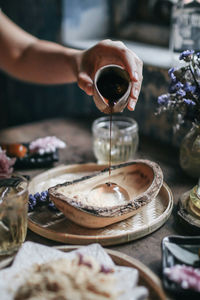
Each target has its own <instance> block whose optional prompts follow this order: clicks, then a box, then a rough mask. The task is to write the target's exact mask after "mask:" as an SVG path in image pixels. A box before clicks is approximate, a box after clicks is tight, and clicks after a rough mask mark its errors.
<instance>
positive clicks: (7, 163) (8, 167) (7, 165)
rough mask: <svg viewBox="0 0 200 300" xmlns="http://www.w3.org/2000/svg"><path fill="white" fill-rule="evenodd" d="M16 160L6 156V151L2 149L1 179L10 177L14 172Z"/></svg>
mask: <svg viewBox="0 0 200 300" xmlns="http://www.w3.org/2000/svg"><path fill="white" fill-rule="evenodd" d="M15 160H16V158H10V157H8V156H7V155H6V151H5V150H2V149H1V147H0V178H6V177H10V175H11V174H12V172H13V168H12V166H13V165H14V163H15Z"/></svg>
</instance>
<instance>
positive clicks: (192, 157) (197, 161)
mask: <svg viewBox="0 0 200 300" xmlns="http://www.w3.org/2000/svg"><path fill="white" fill-rule="evenodd" d="M180 166H181V168H182V169H183V170H184V171H185V172H186V173H187V174H188V175H189V176H191V177H194V178H199V177H200V126H199V125H196V124H194V125H193V127H192V128H191V130H190V131H189V132H188V133H187V135H186V136H185V137H184V139H183V141H182V143H181V146H180Z"/></svg>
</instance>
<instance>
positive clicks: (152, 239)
mask: <svg viewBox="0 0 200 300" xmlns="http://www.w3.org/2000/svg"><path fill="white" fill-rule="evenodd" d="M91 122H92V121H89V120H87V121H86V120H85V121H80V120H69V119H68V120H64V119H54V120H47V121H42V122H38V123H32V124H27V125H23V126H19V127H14V128H8V129H4V130H2V131H0V143H1V142H27V141H31V140H33V139H35V138H37V137H42V136H47V135H55V136H57V137H58V138H60V139H62V140H64V141H65V142H66V143H67V145H68V146H67V148H66V149H64V150H61V151H60V161H59V163H57V164H61V163H64V164H73V163H83V162H95V157H94V155H93V151H92V135H91ZM137 157H138V158H147V159H150V160H153V161H155V162H158V163H159V165H160V166H161V168H162V170H163V173H164V180H165V182H166V183H167V184H168V185H169V187H170V188H171V190H172V193H173V195H174V209H173V213H172V215H171V216H170V218H169V220H168V221H167V222H166V223H165V225H164V226H162V228H160V229H158V230H157V231H156V232H154V233H152V234H150V235H148V236H146V237H144V238H141V239H139V240H136V241H133V242H130V243H127V244H123V245H117V246H113V247H109V248H112V249H114V250H118V251H121V252H123V253H125V254H127V255H130V256H132V257H134V258H136V259H138V260H140V261H141V262H143V263H144V264H145V265H147V266H148V267H149V268H150V269H151V270H152V271H154V272H155V273H156V274H157V275H158V276H159V277H160V276H161V241H162V239H163V238H164V237H165V236H168V235H172V234H176V235H189V234H190V233H189V232H187V231H186V229H185V228H184V227H183V226H182V225H180V224H179V221H178V219H177V216H176V207H177V202H178V199H179V196H180V195H181V194H182V193H183V192H185V191H187V190H189V189H191V188H192V187H193V186H194V185H195V184H196V180H195V179H191V178H189V177H187V176H186V175H185V174H184V173H183V171H182V170H181V169H180V167H179V163H178V150H177V149H174V148H173V147H170V146H167V145H163V144H161V143H159V142H158V141H153V140H151V139H150V138H146V137H142V136H141V137H140V146H139V151H138V154H137ZM42 171H44V170H41V169H40V170H38V169H37V170H26V171H25V172H24V171H23V174H29V175H30V176H31V177H33V176H34V175H36V174H38V173H40V172H42ZM27 240H31V241H34V242H38V243H42V244H46V245H49V246H53V245H58V244H59V243H57V242H54V241H51V240H47V239H45V238H43V237H41V236H38V235H37V234H35V233H33V232H31V231H30V230H29V231H28V234H27Z"/></svg>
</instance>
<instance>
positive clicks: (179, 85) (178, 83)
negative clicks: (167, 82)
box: [174, 81, 184, 90]
mask: <svg viewBox="0 0 200 300" xmlns="http://www.w3.org/2000/svg"><path fill="white" fill-rule="evenodd" d="M183 87H184V85H183V84H182V83H181V82H180V81H178V82H177V83H176V84H175V85H174V88H175V90H179V89H182V88H183Z"/></svg>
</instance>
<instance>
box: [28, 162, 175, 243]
mask: <svg viewBox="0 0 200 300" xmlns="http://www.w3.org/2000/svg"><path fill="white" fill-rule="evenodd" d="M91 168H92V171H93V172H95V171H99V170H101V169H103V168H105V166H100V165H96V164H83V165H71V166H60V167H57V168H54V169H51V170H49V171H47V172H44V173H42V174H40V175H38V176H36V177H35V178H33V180H32V181H31V182H30V189H29V191H30V193H32V194H34V193H36V192H41V191H42V190H46V189H47V188H48V187H50V186H52V185H53V184H54V185H55V184H57V183H60V182H64V181H69V180H70V179H71V180H72V179H73V180H74V179H75V178H78V177H80V176H83V175H86V174H87V170H88V169H89V170H91ZM53 178H56V181H53ZM172 207H173V196H172V193H171V190H170V188H169V187H168V186H167V185H166V183H164V184H163V186H162V188H161V189H160V192H159V194H158V196H157V197H156V198H155V199H152V201H151V202H150V203H149V204H147V205H146V206H144V207H143V208H142V209H141V211H140V212H138V214H136V215H135V216H133V217H131V218H129V219H126V220H124V221H121V222H119V223H116V224H113V225H109V226H107V227H105V228H101V229H89V228H84V227H81V226H79V225H76V224H75V223H73V222H71V221H70V220H68V219H67V218H66V217H64V215H63V214H62V213H61V212H59V213H55V212H52V211H50V210H49V209H48V208H47V207H45V206H43V207H38V208H37V209H36V210H34V211H33V212H31V213H29V217H28V227H29V229H31V230H32V231H34V232H35V233H37V234H39V235H41V236H43V237H45V238H48V239H51V240H54V241H58V242H63V243H68V244H75V245H87V244H91V243H95V242H98V243H100V244H101V245H104V246H109V245H115V244H120V243H126V242H129V241H132V240H136V239H138V238H141V237H143V236H145V235H148V234H150V233H151V232H153V231H155V230H156V229H158V228H159V227H161V226H162V225H163V224H164V223H165V222H166V220H167V219H168V218H169V216H170V214H171V211H172Z"/></svg>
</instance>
